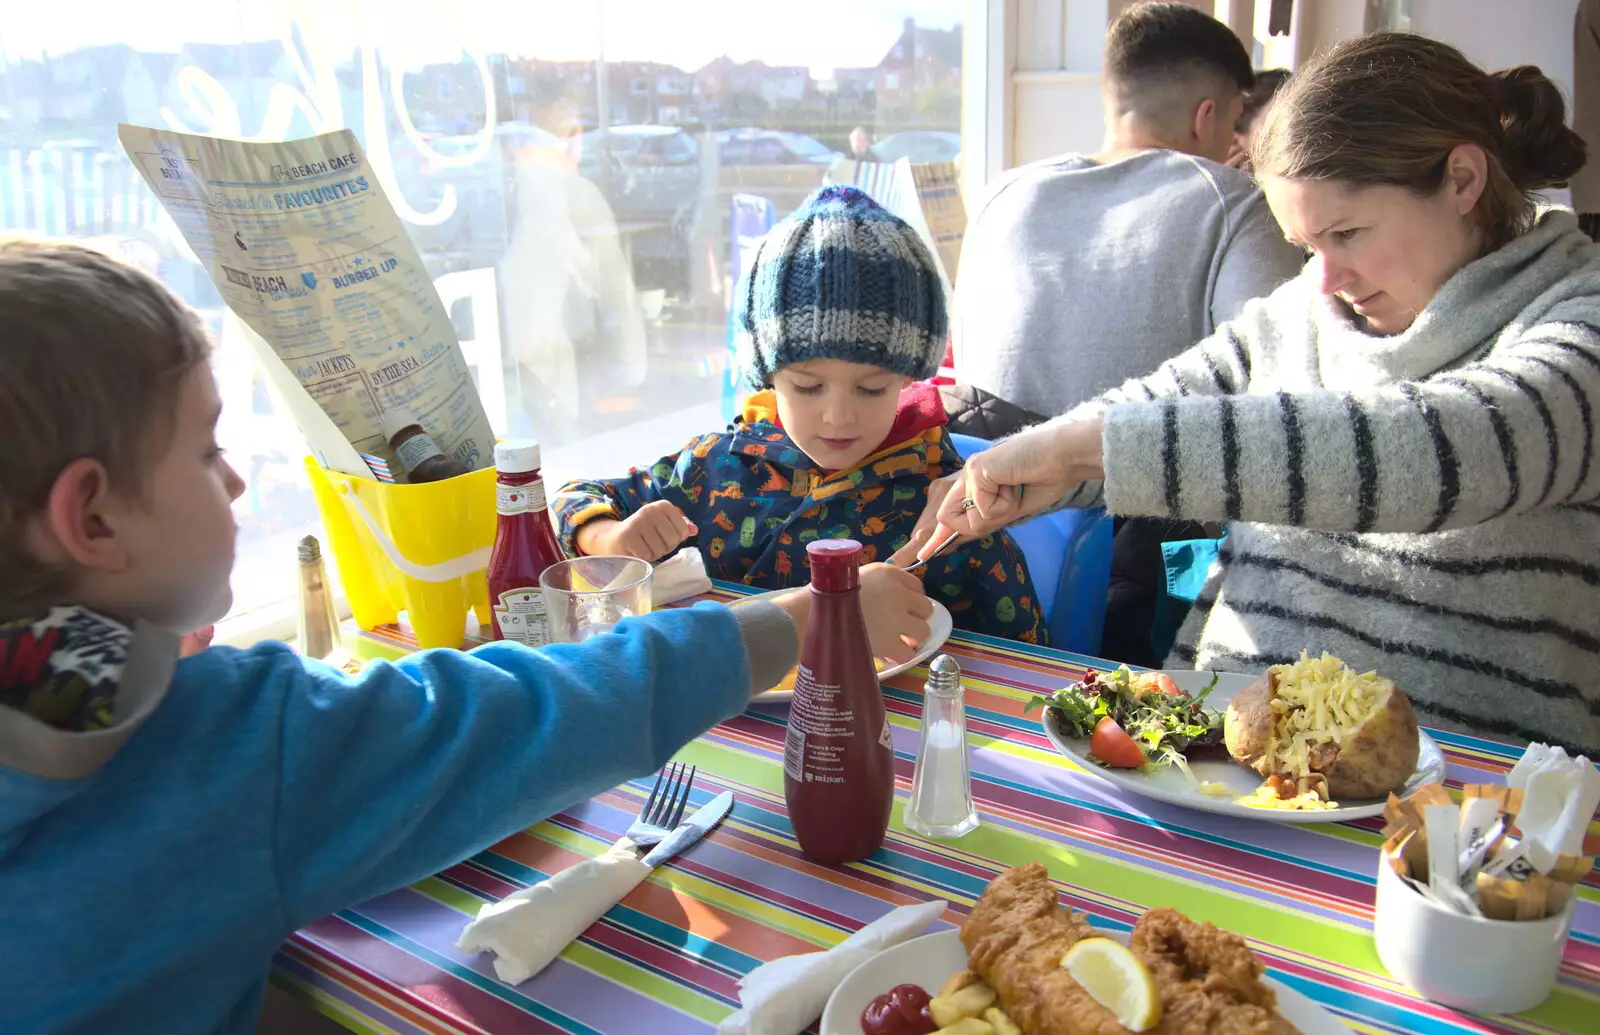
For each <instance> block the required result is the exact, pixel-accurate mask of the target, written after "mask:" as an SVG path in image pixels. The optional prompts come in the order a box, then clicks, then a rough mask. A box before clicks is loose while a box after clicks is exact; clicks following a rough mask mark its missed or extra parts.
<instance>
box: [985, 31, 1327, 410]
mask: <svg viewBox="0 0 1600 1035" xmlns="http://www.w3.org/2000/svg"><path fill="white" fill-rule="evenodd" d="M1104 76H1105V78H1104V82H1105V87H1104V102H1105V111H1106V135H1105V142H1104V145H1103V146H1102V148H1101V150H1100V152H1099V153H1097V154H1093V155H1063V156H1061V157H1058V158H1052V159H1049V160H1047V161H1043V162H1038V163H1035V164H1033V165H1029V166H1025V167H1023V168H1021V169H1017V170H1014V171H1012V172H1011V173H1009V174H1007V175H1006V176H1005V177H1003V178H1002V179H1001V181H1000V182H999V183H998V184H997V185H996V186H995V187H994V189H993V190H992V191H991V193H990V194H989V196H988V198H987V199H986V200H985V201H984V202H983V203H982V205H981V206H980V207H979V208H978V210H977V212H976V214H975V215H974V217H973V218H972V220H971V223H970V225H969V226H968V228H967V234H966V240H965V241H964V243H963V245H962V255H961V277H960V278H959V283H958V285H957V289H956V304H955V314H954V315H955V338H956V377H957V380H958V381H961V382H962V383H965V384H970V385H973V386H976V387H978V388H981V389H984V390H985V391H988V392H992V393H993V394H995V395H998V396H1000V397H1001V398H1002V399H1005V400H1007V401H1009V402H1012V403H1015V404H1017V405H1019V406H1023V407H1025V408H1027V409H1029V410H1033V411H1035V412H1038V413H1042V414H1046V415H1048V416H1057V415H1059V414H1062V413H1065V412H1066V411H1067V410H1069V409H1071V408H1072V407H1073V406H1075V405H1077V404H1078V403H1081V402H1083V401H1084V400H1087V399H1090V398H1093V397H1095V396H1097V395H1099V394H1100V393H1101V392H1104V391H1106V390H1108V389H1110V388H1113V387H1115V386H1117V385H1119V384H1121V383H1122V382H1123V381H1125V380H1127V379H1129V378H1131V377H1136V376H1139V375H1141V374H1143V373H1146V372H1148V371H1150V370H1153V369H1155V368H1156V367H1157V366H1160V365H1161V363H1163V362H1164V361H1166V360H1168V359H1171V358H1172V357H1174V356H1176V355H1178V354H1179V353H1181V352H1183V351H1184V350H1185V349H1187V348H1188V347H1189V346H1191V345H1193V344H1194V343H1195V342H1197V341H1200V340H1201V339H1202V338H1205V337H1206V336H1207V335H1209V334H1211V332H1212V331H1213V330H1215V329H1216V327H1217V325H1218V324H1220V323H1223V322H1224V321H1226V320H1228V319H1231V318H1232V317H1233V316H1234V314H1235V313H1237V312H1238V310H1239V307H1240V306H1242V305H1243V304H1244V303H1245V302H1246V301H1248V300H1250V299H1252V298H1256V297H1259V296H1264V295H1267V294H1270V293H1271V292H1272V290H1273V289H1274V288H1276V287H1277V286H1278V285H1279V284H1282V283H1283V282H1285V281H1287V280H1289V279H1290V278H1291V277H1293V276H1295V274H1297V273H1298V272H1299V271H1300V267H1301V264H1302V262H1303V259H1304V257H1303V255H1302V253H1301V252H1300V250H1299V249H1298V248H1295V247H1293V246H1292V245H1290V244H1289V243H1288V242H1286V241H1285V240H1284V238H1283V234H1282V233H1281V232H1280V231H1279V229H1278V225H1277V223H1276V222H1274V221H1273V218H1272V214H1271V213H1270V212H1269V211H1267V205H1266V202H1265V201H1264V200H1263V199H1262V197H1261V192H1260V191H1259V190H1258V189H1257V188H1256V186H1255V184H1254V182H1252V181H1251V179H1250V177H1249V176H1248V175H1246V174H1245V173H1242V172H1240V171H1238V170H1236V169H1231V168H1228V167H1227V166H1226V165H1224V164H1223V163H1224V162H1225V161H1226V160H1227V158H1228V153H1229V149H1230V147H1231V145H1232V143H1233V128H1234V122H1235V120H1236V119H1237V118H1238V117H1239V113H1240V111H1241V110H1242V109H1243V105H1244V100H1243V93H1244V91H1245V90H1247V89H1248V88H1249V87H1250V85H1251V83H1252V82H1253V79H1254V74H1253V72H1252V71H1251V67H1250V58H1249V56H1248V55H1247V54H1246V53H1245V49H1244V46H1243V45H1242V44H1241V43H1240V42H1239V39H1238V37H1236V36H1235V35H1234V34H1233V32H1232V31H1231V30H1230V29H1228V27H1227V26H1225V25H1223V24H1222V23H1221V22H1218V21H1217V20H1216V19H1214V18H1211V17H1209V16H1208V15H1205V14H1202V13H1200V12H1199V11H1197V10H1195V9H1193V8H1191V7H1186V6H1184V5H1182V4H1171V3H1153V4H1141V5H1139V6H1137V7H1133V8H1131V9H1130V10H1129V11H1128V12H1126V13H1125V14H1123V15H1122V17H1120V18H1118V19H1117V20H1116V22H1114V23H1113V24H1112V26H1111V29H1110V31H1109V33H1108V34H1107V37H1106V51H1105V69H1104Z"/></svg>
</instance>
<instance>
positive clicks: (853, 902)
mask: <svg viewBox="0 0 1600 1035" xmlns="http://www.w3.org/2000/svg"><path fill="white" fill-rule="evenodd" d="M716 596H717V597H718V598H721V599H728V598H729V597H731V596H732V593H731V592H730V591H728V590H726V589H720V588H719V590H718V591H717V594H716ZM361 643H362V647H363V653H366V654H369V655H372V656H384V655H388V656H393V655H396V654H399V653H402V652H403V651H404V650H406V649H407V643H406V641H405V639H404V637H403V634H399V633H397V632H395V631H393V630H387V631H385V630H380V631H378V632H375V633H365V634H362V637H361ZM946 650H947V652H948V653H950V654H952V655H954V656H956V657H957V658H958V659H959V660H960V662H961V664H962V667H963V669H964V670H965V671H966V673H967V687H968V689H967V715H968V723H969V729H970V733H971V743H972V748H973V751H972V765H973V779H974V793H975V796H976V797H977V799H978V807H979V810H980V812H981V815H982V817H983V826H982V827H980V828H979V829H978V830H977V831H976V832H974V833H972V834H969V835H968V836H966V837H964V838H962V839H960V840H959V841H955V842H951V843H943V842H936V841H929V840H925V839H923V838H921V837H917V836H915V835H912V834H909V833H907V832H906V830H905V828H904V827H903V826H902V825H901V823H900V811H899V810H900V806H902V805H903V804H904V802H905V799H906V797H907V795H908V793H909V788H910V779H911V770H912V765H913V762H914V759H915V757H916V750H917V742H918V735H917V727H918V724H919V721H920V714H921V693H920V691H921V681H922V680H923V679H925V678H926V675H927V673H926V670H925V669H917V670H913V671H911V672H908V673H906V674H904V675H902V676H898V677H895V678H894V679H892V680H890V681H889V684H888V685H887V686H886V688H885V697H886V698H887V700H888V704H889V711H890V722H891V723H892V725H893V732H894V746H895V754H896V758H897V761H896V767H897V771H898V776H899V788H898V802H899V803H898V804H897V806H896V813H895V821H894V825H893V827H892V828H891V829H890V833H889V838H888V841H887V843H886V844H885V846H884V848H883V849H882V850H881V851H879V852H878V853H877V854H876V855H874V856H873V857H872V858H871V859H870V860H868V861H867V862H865V863H862V864H859V865H854V866H849V867H845V868H838V869H835V868H830V867H823V866H818V865H815V864H813V863H810V862H807V861H806V860H805V859H803V858H801V856H800V853H799V851H798V849H797V847H796V844H795V840H794V836H793V833H792V832H791V830H790V828H789V822H788V819H787V817H786V815H785V812H784V805H783V769H782V754H783V734H784V720H785V714H786V711H785V709H783V708H781V707H780V708H773V707H757V708H752V709H751V710H750V711H748V712H746V713H745V714H744V715H741V716H739V717H738V718H736V719H733V720H730V721H729V722H726V723H723V724H722V725H720V726H718V727H716V728H715V729H713V730H711V731H710V732H709V733H707V734H706V735H705V736H703V737H701V738H700V739H698V740H696V741H695V742H694V743H692V744H690V745H689V746H688V747H686V748H685V749H684V750H683V752H681V754H680V755H679V756H678V757H680V758H682V759H685V760H687V761H689V762H692V763H693V764H695V765H697V766H699V767H700V778H699V780H698V781H697V782H696V785H695V792H694V803H695V804H697V805H698V804H700V803H702V802H704V801H705V800H708V799H709V798H710V797H712V796H713V795H715V794H717V793H720V792H721V791H725V790H727V791H732V792H733V794H734V798H735V805H734V809H733V814H732V815H731V816H730V817H729V818H728V820H727V821H726V822H725V823H724V824H723V825H722V826H721V827H719V828H718V829H717V830H716V831H715V832H714V833H713V834H712V835H711V836H710V837H709V838H707V840H706V841H704V842H702V843H701V844H699V845H698V846H696V847H695V848H693V849H692V850H691V851H689V852H688V853H687V854H686V855H685V856H683V857H680V858H679V859H677V860H675V861H674V862H673V863H672V864H671V865H670V866H669V867H667V868H664V869H661V870H657V871H656V873H655V874H654V875H653V876H652V877H651V878H650V880H649V881H647V882H646V883H645V884H643V885H641V886H640V887H639V888H638V889H637V890H635V891H634V892H633V893H632V894H630V895H629V896H628V897H627V899H626V900H624V901H623V903H622V904H621V905H620V906H618V907H616V908H615V909H613V910H611V912H610V913H608V914H607V915H606V917H605V919H604V920H603V921H602V922H601V923H599V924H597V925H596V926H595V927H594V928H592V929H591V930H590V931H589V932H588V933H587V934H585V935H584V937H583V938H582V939H581V941H579V942H578V943H576V944H574V945H572V946H571V947H569V948H568V949H567V951H566V952H565V953H564V954H563V956H562V957H561V959H559V960H557V961H556V962H555V963H554V964H552V965H551V966H550V967H549V968H548V969H546V970H545V971H544V973H542V974H540V975H538V976H537V977H535V978H534V979H532V980H531V981H529V982H527V983H525V984H523V985H520V986H517V987H515V988H511V987H508V986H506V985H504V984H501V983H500V982H499V981H497V980H495V978H494V975H493V970H492V967H491V965H490V962H489V958H488V957H480V956H468V955H463V954H462V953H459V952H457V951H456V948H455V943H456V938H457V937H458V936H459V934H460V932H461V928H462V926H463V925H464V924H465V923H466V922H467V920H468V919H469V918H470V917H471V916H473V915H474V914H475V913H476V912H477V909H478V907H479V906H480V905H481V904H482V903H483V902H486V901H490V900H493V899H498V898H500V897H502V896H504V895H506V894H508V893H509V892H511V891H513V890H515V889H518V888H522V887H526V886H528V885H530V884H534V883H537V882H538V881H540V880H542V879H543V878H545V877H546V876H548V875H550V874H551V873H554V872H556V871H559V870H561V869H562V868H563V867H566V866H569V865H571V864H572V863H574V862H576V861H577V860H579V859H580V858H583V857H585V856H591V855H594V854H596V853H598V852H600V851H601V850H602V849H604V848H605V847H606V846H608V845H610V844H611V843H612V842H613V841H614V840H616V839H617V838H618V837H619V836H621V833H622V831H623V830H624V829H625V828H626V827H627V826H628V824H629V822H631V820H632V818H633V816H634V814H635V813H636V812H637V811H638V809H639V806H640V805H641V804H642V803H643V800H644V798H645V797H646V796H647V794H648V792H649V789H650V785H649V782H648V781H638V782H635V783H633V784H628V785H624V786H622V787H619V788H617V789H615V790H613V791H610V792H607V793H605V794H602V795H600V796H599V797H598V798H595V799H593V800H591V801H587V802H584V803H583V804H581V805H579V806H577V807H575V808H572V809H570V810H568V811H567V812H564V813H562V814H561V815H559V816H556V817H554V818H553V819H551V820H550V821H548V822H546V823H542V824H540V825H539V826H537V827H534V828H533V829H531V830H528V831H525V832H524V833H521V834H518V835H517V836H515V837H512V838H510V839H509V840H507V841H504V842H502V843H501V844H499V845H496V846H495V847H494V848H493V849H492V850H490V851H487V852H484V853H483V854H481V855H479V856H477V857H475V858H473V859H470V860H468V861H466V862H463V863H461V864H460V865H458V866H455V867H452V868H451V869H449V870H447V871H445V872H444V873H441V874H439V875H438V876H437V877H434V878H431V879H429V880H426V881H424V882H422V883H421V884H418V885H416V886H414V887H411V888H406V889H404V890H401V891H396V892H393V893H392V894H388V895H384V896H383V897H381V898H377V899H374V900H372V901H371V902H366V903H364V904H362V905H360V906H357V907H355V908H352V909H347V910H344V911H343V912H341V913H339V914H337V915H335V916H330V917H328V918H326V919H323V920H320V921H318V922H316V923H314V924H312V925H310V926H309V927H307V928H306V929H305V930H303V931H301V932H300V933H299V934H297V935H296V936H295V937H294V938H293V939H292V940H291V941H290V942H288V943H287V944H286V945H285V946H284V947H283V950H282V951H281V952H280V953H279V955H278V958H277V964H276V967H275V969H274V974H273V980H274V981H275V982H277V983H278V984H279V986H280V987H283V988H285V989H287V990H288V991H290V992H291V993H294V994H297V995H300V996H302V997H303V998H307V999H309V1000H311V1001H312V1002H313V1003H314V1004H315V1005H316V1006H317V1008H318V1009H320V1010H321V1011H322V1012H324V1013H326V1014H328V1015H329V1016H332V1017H334V1018H335V1019H337V1020H338V1021H340V1022H341V1023H343V1024H344V1025H346V1026H347V1027H349V1028H352V1029H354V1030H356V1031H363V1032H403V1033H413V1032H491V1033H496V1035H503V1033H511V1032H518V1033H521V1032H533V1033H545V1032H570V1033H581V1035H676V1033H680V1032H682V1033H691V1032H692V1033H709V1032H712V1031H714V1030H715V1028H716V1025H717V1022H718V1021H719V1020H720V1019H721V1018H722V1017H724V1016H725V1015H727V1014H728V1013H729V1012H730V1011H731V1010H732V1009H733V1008H734V1007H735V1006H736V1004H737V1002H738V998H737V982H738V978H739V976H740V975H742V974H743V973H745V972H746V971H748V970H750V969H751V968H752V967H754V966H756V965H757V964H758V963H760V962H762V961H765V960H769V959H772V958H774V957H777V956H784V955H788V954H791V953H797V952H806V951H812V950H814V949H816V948H817V947H819V946H827V945H831V944H833V943H835V942H837V941H839V940H840V939H842V938H843V937H844V936H845V935H846V934H848V933H849V932H850V931H853V930H855V929H856V928H857V927H859V926H860V925H861V924H863V923H866V922H868V921H870V920H872V919H874V918H875V917H877V916H879V915H881V914H882V913H884V912H885V911H886V910H888V909H890V908H892V907H894V906H898V905H903V904H905V903H908V902H915V901H922V900H926V899H930V898H945V899H948V900H949V901H950V902H951V904H952V905H951V910H950V912H949V914H948V915H947V916H946V918H945V919H946V920H947V921H948V922H950V923H959V922H960V918H961V916H962V915H963V914H964V913H965V911H966V910H967V909H968V908H970V906H971V904H972V902H973V900H974V899H975V897H976V896H977V895H978V894H979V893H980V892H981V891H982V890H983V887H984V885H985V884H986V883H987V882H988V880H989V879H990V878H991V877H993V876H994V875H995V874H996V873H998V872H1000V871H1001V870H1003V869H1005V868H1006V867H1009V866H1012V865H1015V864H1018V863H1023V862H1027V861H1029V860H1034V859H1038V860H1042V861H1043V862H1045V864H1046V865H1047V866H1048V867H1049V869H1050V873H1051V875H1052V876H1053V877H1054V878H1055V879H1056V880H1057V881H1058V882H1059V883H1060V885H1061V888H1062V898H1063V900H1064V901H1065V902H1067V903H1069V904H1071V905H1072V906H1074V907H1076V908H1078V909H1081V910H1084V911H1085V912H1087V913H1089V914H1090V915H1091V916H1092V917H1093V919H1094V922H1095V924H1096V926H1099V927H1104V928H1116V929H1127V928H1128V927H1129V926H1130V925H1131V924H1132V922H1133V921H1134V920H1135V919H1136V918H1137V917H1138V916H1139V914H1140V912H1141V911H1142V910H1144V909H1147V908H1150V907H1152V906H1161V905H1167V906H1175V907H1177V908H1179V909H1182V910H1183V911H1184V912H1186V913H1187V914H1189V915H1190V916H1192V917H1195V918H1197V919H1202V920H1209V921H1211V922H1213V923H1215V924H1217V925H1218V926H1221V927H1225V928H1227V929H1229V930H1232V931H1236V932H1238V933H1239V934H1242V935H1244V936H1245V937H1246V938H1247V939H1249V941H1250V944H1251V945H1252V946H1253V947H1254V948H1255V950H1256V951H1257V952H1258V953H1260V954H1261V956H1262V957H1263V958H1264V959H1265V960H1266V962H1267V963H1268V965H1269V966H1270V967H1271V970H1272V973H1273V975H1274V976H1275V977H1277V978H1278V979H1279V980H1280V981H1283V982H1284V983H1285V984H1288V985H1290V986H1292V987H1294V988H1296V989H1298V990H1300V991H1301V992H1304V993H1305V994H1306V995H1308V996H1310V997H1312V998H1313V999H1316V1000H1318V1001H1319V1002H1321V1003H1322V1004H1324V1005H1325V1006H1326V1007H1327V1008H1328V1009H1330V1010H1332V1011H1333V1012H1335V1013H1336V1014H1338V1015H1339V1016H1340V1017H1341V1018H1343V1019H1344V1020H1345V1021H1346V1022H1347V1023H1348V1024H1349V1025H1350V1027H1351V1028H1353V1029H1355V1030H1357V1031H1363V1032H1416V1033H1432V1032H1469V1031H1470V1032H1566V1033H1574V1035H1578V1033H1584V1035H1595V1033H1600V880H1597V879H1595V878H1591V880H1590V882H1589V883H1588V885H1587V886H1586V887H1584V888H1583V889H1582V891H1581V896H1582V898H1581V901H1580V902H1579V904H1578V907H1577V918H1576V924H1575V929H1574V932H1573V936H1572V939H1571V942H1570V945H1569V947H1568V949H1567V954H1566V959H1565V963H1564V965H1563V969H1562V975H1561V981H1560V987H1559V988H1558V989H1557V991H1556V993H1555V994H1554V995H1553V996H1552V997H1551V998H1550V1000H1549V1001H1548V1002H1546V1003H1545V1004H1544V1005H1543V1006H1541V1007H1539V1008H1538V1009H1536V1010H1534V1011H1532V1012H1531V1013H1529V1014H1526V1015H1522V1016H1518V1017H1493V1018H1488V1017H1478V1016H1473V1015H1468V1014H1462V1013H1458V1012H1455V1011H1453V1010H1449V1009H1446V1008H1444V1007H1440V1006H1435V1005H1433V1004H1431V1003H1428V1002H1425V1001H1423V1000H1420V999H1418V998H1417V997H1416V996H1414V995H1412V994H1411V993H1410V992H1408V991H1407V990H1406V989H1405V988H1403V987H1401V986H1400V985H1399V984H1398V983H1396V982H1395V981H1394V980H1392V979H1391V978H1390V977H1389V976H1388V974H1387V973H1386V972H1385V971H1384V969H1383V966H1382V964H1380V963H1379V962H1378V958H1377V955H1376V954H1375V952H1374V950H1373V944H1372V938H1371V935H1370V932H1371V925H1372V902H1373V880H1374V873H1375V867H1376V864H1377V852H1376V846H1377V845H1378V844H1379V843H1380V842H1381V840H1382V839H1381V838H1380V836H1379V835H1378V825H1379V824H1378V823H1377V822H1374V821H1368V822H1360V823H1350V824H1338V825H1333V824H1327V825H1318V826H1305V827H1302V826H1285V825H1275V824H1272V823H1266V822H1259V821H1255V820H1240V819H1233V818H1228V817H1222V816H1215V815H1211V814H1207V813H1200V812H1191V811H1187V810H1184V809H1179V808H1174V807H1170V806H1167V805H1163V804H1160V803H1158V802H1154V801H1145V800H1140V799H1136V798H1127V797H1124V796H1122V795H1120V794H1118V793H1117V792H1116V791H1115V790H1114V789H1113V788H1112V787H1111V786H1110V785H1109V784H1107V783H1105V782H1103V781H1101V780H1099V779H1097V778H1096V777H1094V776H1091V775H1088V774H1085V773H1083V772H1082V771H1080V770H1078V769H1077V768H1075V767H1074V766H1073V765H1072V764H1071V763H1069V762H1067V761H1066V760H1065V759H1063V758H1062V757H1060V756H1059V755H1057V754H1056V753H1055V751H1054V750H1053V749H1052V748H1051V746H1050V743H1049V742H1048V741H1047V740H1046V739H1045V738H1044V735H1043V733H1042V731H1041V730H1040V728H1039V725H1038V723H1037V722H1036V721H1035V720H1034V719H1032V718H1027V717H1024V716H1023V714H1022V709H1023V705H1024V703H1025V702H1026V701H1027V699H1028V698H1029V697H1030V696H1031V695H1032V694H1034V693H1035V692H1038V691H1046V690H1050V689H1054V688H1056V687H1058V686H1061V685H1062V684H1064V683H1066V682H1068V681H1070V680H1073V679H1077V678H1079V677H1080V676H1081V675H1082V673H1083V671H1084V670H1085V668H1086V667H1088V666H1098V665H1100V663H1098V662H1096V661H1094V660H1093V659H1089V658H1083V657H1077V656H1073V655H1068V654H1062V653H1060V652H1056V651H1049V650H1042V649H1038V648H1031V647H1027V646H1024V645H1021V644H1016V643H1012V642H1009V641H1002V640H994V639H989V638H986V637H976V636H966V635H958V636H956V637H955V638H954V639H952V640H951V641H950V643H949V645H948V646H947V647H946ZM1434 736H1435V738H1436V739H1437V740H1438V741H1439V744H1440V746H1441V747H1442V748H1443V749H1444V752H1445V755H1446V757H1447V759H1448V762H1449V780H1450V782H1451V783H1452V784H1461V783H1498V782H1503V780H1504V779H1505V775H1506V772H1507V771H1508V770H1509V769H1510V767H1511V764H1512V763H1513V762H1514V761H1515V759H1516V758H1517V756H1518V755H1519V754H1520V752H1519V751H1517V750H1515V749H1513V748H1510V747H1507V746H1505V745H1502V744H1498V743H1493V742H1490V741H1486V740H1479V739H1475V738H1472V737H1463V736H1458V735H1454V734H1447V733H1436V734H1434ZM1596 848H1600V834H1596V833H1595V830H1594V828H1592V829H1591V836H1590V844H1589V845H1588V849H1587V850H1589V851H1591V852H1592V851H1594V850H1595V849H1596Z"/></svg>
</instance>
